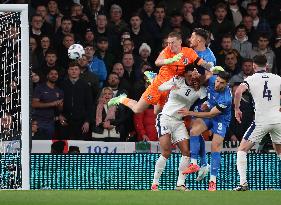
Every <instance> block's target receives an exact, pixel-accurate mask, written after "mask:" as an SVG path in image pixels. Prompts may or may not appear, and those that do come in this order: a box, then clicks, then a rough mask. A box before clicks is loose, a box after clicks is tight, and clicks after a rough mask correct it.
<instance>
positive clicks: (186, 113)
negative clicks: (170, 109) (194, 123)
mask: <svg viewBox="0 0 281 205" xmlns="http://www.w3.org/2000/svg"><path fill="white" fill-rule="evenodd" d="M178 113H179V114H181V115H182V116H183V117H186V116H191V112H190V111H189V110H188V109H187V108H181V109H179V111H178Z"/></svg>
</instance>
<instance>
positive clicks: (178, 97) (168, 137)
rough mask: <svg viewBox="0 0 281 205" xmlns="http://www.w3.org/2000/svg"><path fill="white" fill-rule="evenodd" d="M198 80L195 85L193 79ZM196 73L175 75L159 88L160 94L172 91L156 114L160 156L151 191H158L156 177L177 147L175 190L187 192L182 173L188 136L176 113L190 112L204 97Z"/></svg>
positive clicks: (188, 154) (187, 146)
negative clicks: (180, 154) (184, 109)
mask: <svg viewBox="0 0 281 205" xmlns="http://www.w3.org/2000/svg"><path fill="white" fill-rule="evenodd" d="M195 78H196V79H197V82H195V80H194V79H195ZM199 81H200V79H199V73H198V72H197V71H194V72H193V71H187V72H186V73H185V77H181V76H176V77H173V78H172V79H170V80H169V81H167V82H165V83H163V84H161V85H160V86H159V88H158V89H159V90H160V91H166V90H171V92H170V94H169V97H168V101H167V102H166V104H165V105H164V107H163V110H162V112H161V113H159V114H158V115H157V119H156V129H157V132H158V137H159V142H160V147H161V156H160V157H159V158H158V160H157V162H156V165H155V172H154V179H153V183H152V186H151V189H152V190H154V191H156V190H158V185H159V178H160V176H161V174H162V172H163V170H164V168H165V166H166V161H167V159H168V158H169V156H170V154H171V145H172V144H176V145H177V146H178V148H179V149H180V151H181V153H182V157H181V160H180V163H179V168H178V170H179V176H178V181H177V186H176V189H177V190H188V189H187V188H186V187H185V175H183V174H182V172H183V170H184V169H185V168H186V167H188V165H189V161H190V157H189V156H190V153H189V143H188V139H189V135H188V133H187V130H186V127H185V124H184V121H183V119H182V115H180V114H178V110H179V109H180V108H187V109H189V108H190V107H191V106H192V105H193V104H194V102H195V101H196V100H197V99H199V98H201V99H203V98H205V97H206V96H207V93H206V89H205V88H204V87H200V83H199Z"/></svg>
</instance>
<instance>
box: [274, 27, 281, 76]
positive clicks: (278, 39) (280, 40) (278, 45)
mask: <svg viewBox="0 0 281 205" xmlns="http://www.w3.org/2000/svg"><path fill="white" fill-rule="evenodd" d="M273 45H274V46H273V51H274V53H275V56H276V66H275V68H276V69H275V70H273V71H272V72H273V73H275V74H278V75H281V22H280V23H278V24H277V26H276V34H275V38H274V40H273Z"/></svg>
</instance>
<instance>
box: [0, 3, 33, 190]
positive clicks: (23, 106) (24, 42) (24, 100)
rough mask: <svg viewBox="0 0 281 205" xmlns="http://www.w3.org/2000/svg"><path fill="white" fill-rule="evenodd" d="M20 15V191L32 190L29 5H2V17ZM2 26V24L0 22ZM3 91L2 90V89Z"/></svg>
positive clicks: (0, 8) (0, 12) (0, 6)
mask: <svg viewBox="0 0 281 205" xmlns="http://www.w3.org/2000/svg"><path fill="white" fill-rule="evenodd" d="M13 12H19V13H20V27H19V28H20V29H19V30H20V35H19V36H20V38H19V43H18V44H19V45H20V47H19V48H18V51H19V54H20V57H19V58H17V59H18V62H15V63H17V64H18V65H19V66H20V68H19V70H20V73H18V75H19V76H18V78H19V82H20V115H19V116H20V117H19V119H20V122H19V123H20V126H19V127H20V128H21V139H20V141H21V143H20V144H21V150H20V155H21V160H20V163H21V179H22V181H21V187H19V188H20V189H23V190H29V189H30V146H29V145H30V112H29V106H30V95H29V90H30V83H29V82H30V80H29V76H30V72H29V25H28V4H1V5H0V15H5V14H7V13H13ZM0 24H2V22H0ZM1 89H2V88H1Z"/></svg>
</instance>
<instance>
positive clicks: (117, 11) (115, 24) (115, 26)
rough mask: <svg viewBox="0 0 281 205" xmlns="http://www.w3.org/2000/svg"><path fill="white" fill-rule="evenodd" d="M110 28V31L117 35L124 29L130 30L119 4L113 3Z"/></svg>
mask: <svg viewBox="0 0 281 205" xmlns="http://www.w3.org/2000/svg"><path fill="white" fill-rule="evenodd" d="M108 29H109V32H110V33H112V34H113V35H116V36H119V35H121V33H122V31H124V30H128V24H127V23H126V22H125V21H124V20H122V8H121V7H120V6H119V5H117V4H113V5H112V6H111V7H110V22H109V23H108Z"/></svg>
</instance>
